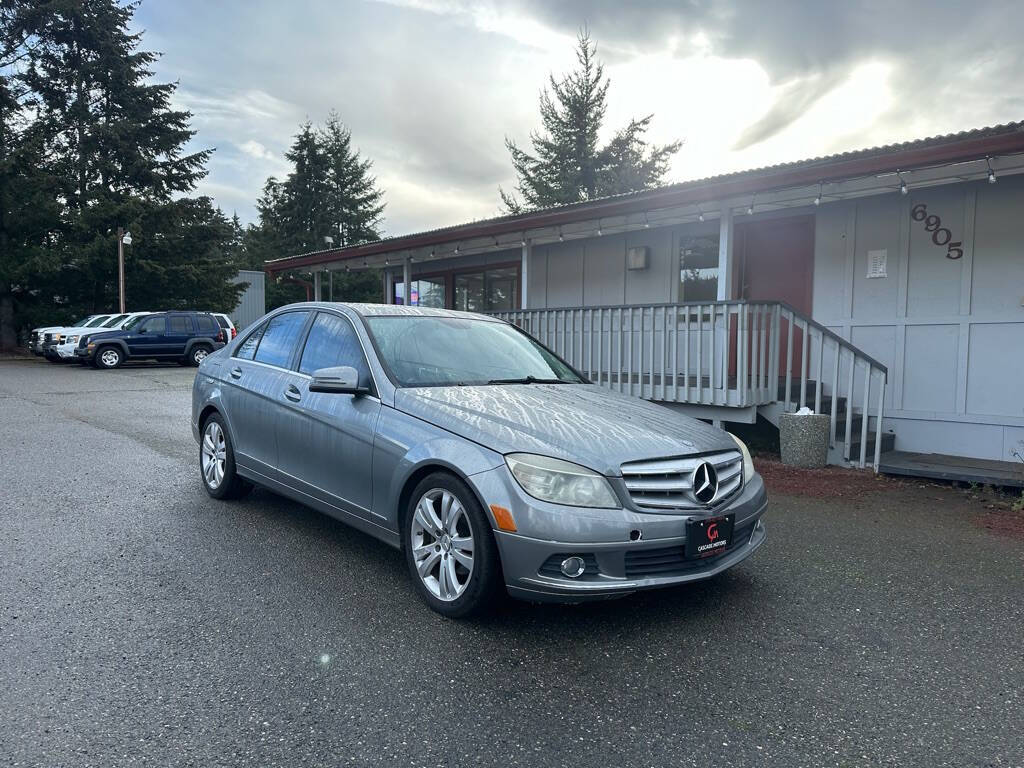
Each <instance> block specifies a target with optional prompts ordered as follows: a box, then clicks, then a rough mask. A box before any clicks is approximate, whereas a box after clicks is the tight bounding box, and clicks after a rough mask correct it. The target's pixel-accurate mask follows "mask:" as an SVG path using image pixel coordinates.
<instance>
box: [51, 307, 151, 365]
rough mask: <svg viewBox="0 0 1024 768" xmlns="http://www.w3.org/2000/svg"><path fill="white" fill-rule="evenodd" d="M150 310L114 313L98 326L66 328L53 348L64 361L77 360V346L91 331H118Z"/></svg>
mask: <svg viewBox="0 0 1024 768" xmlns="http://www.w3.org/2000/svg"><path fill="white" fill-rule="evenodd" d="M148 314H150V313H149V312H125V313H124V314H120V315H113V316H112V317H111V318H110V319H109V320H107V321H105V322H104V323H103V324H102V325H98V326H79V327H70V328H64V329H62V330H61V332H60V335H59V338H58V342H57V345H56V346H55V347H54V348H53V349H54V352H56V354H57V358H58V359H60V360H62V361H68V360H77V359H78V358H77V356H76V355H75V348H76V347H77V346H78V342H79V340H80V339H82V338H88V337H89V334H90V332H92V333H96V332H103V331H108V330H110V331H118V330H121V329H122V328H124V327H125V326H126V325H129V324H131V323H132V322H133V321H134V320H137V319H139V318H141V317H145V316H146V315H148Z"/></svg>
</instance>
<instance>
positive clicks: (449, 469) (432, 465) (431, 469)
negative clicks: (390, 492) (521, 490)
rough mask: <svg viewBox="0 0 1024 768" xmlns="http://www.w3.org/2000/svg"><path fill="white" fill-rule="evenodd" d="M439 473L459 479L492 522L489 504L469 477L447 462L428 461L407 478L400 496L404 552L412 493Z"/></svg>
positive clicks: (419, 465) (399, 529) (399, 515)
mask: <svg viewBox="0 0 1024 768" xmlns="http://www.w3.org/2000/svg"><path fill="white" fill-rule="evenodd" d="M438 472H440V473H444V474H448V475H451V476H452V477H455V478H457V479H458V480H459V481H460V482H461V483H462V484H463V485H465V486H466V487H467V488H469V492H470V493H472V494H473V498H474V499H476V501H477V503H478V504H479V505H480V508H481V509H482V510H483V512H484V517H485V518H487V520H488V521H490V520H491V514H490V511H489V510H488V508H487V504H486V503H485V502H484V500H483V498H482V497H481V496H480V491H479V490H478V489H477V488H476V486H475V485H474V484H473V483H472V482H471V481H470V479H469V476H468V475H466V474H465V473H464V472H462V471H460V470H459V469H458V468H457V467H456V466H454V465H453V464H449V463H448V462H446V461H443V460H440V459H428V460H426V461H424V462H422V463H421V464H418V465H417V466H416V467H415V468H414V469H413V470H412V472H410V473H409V474H408V475H407V476H406V478H405V481H404V482H403V483H402V488H401V490H400V491H399V494H398V538H399V542H400V543H401V546H402V549H403V550H404V549H405V535H404V532H405V524H406V517H407V516H408V514H409V502H410V501H411V500H412V492H413V491H414V490H415V489H416V486H417V485H419V484H420V482H422V480H423V479H424V478H425V477H429V476H430V475H432V474H435V473H438Z"/></svg>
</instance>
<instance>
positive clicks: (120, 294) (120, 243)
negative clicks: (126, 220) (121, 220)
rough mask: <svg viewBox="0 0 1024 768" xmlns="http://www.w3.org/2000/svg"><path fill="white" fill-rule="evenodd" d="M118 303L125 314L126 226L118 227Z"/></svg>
mask: <svg viewBox="0 0 1024 768" xmlns="http://www.w3.org/2000/svg"><path fill="white" fill-rule="evenodd" d="M117 299H118V302H117V305H118V312H120V313H121V314H124V228H123V227H118V228H117Z"/></svg>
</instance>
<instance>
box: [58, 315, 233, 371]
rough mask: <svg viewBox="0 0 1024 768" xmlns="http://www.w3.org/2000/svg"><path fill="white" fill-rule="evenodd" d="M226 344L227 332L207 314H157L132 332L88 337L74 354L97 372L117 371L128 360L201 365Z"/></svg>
mask: <svg viewBox="0 0 1024 768" xmlns="http://www.w3.org/2000/svg"><path fill="white" fill-rule="evenodd" d="M226 340H227V334H226V333H225V332H224V329H223V328H221V327H220V325H219V324H218V323H217V321H216V320H215V319H214V318H213V316H212V315H210V313H208V312H157V313H154V314H151V315H148V316H147V317H145V318H144V319H143V320H141V321H140V322H138V323H136V324H135V325H133V326H132V327H131V328H123V329H121V330H120V331H107V332H105V333H95V334H92V333H91V334H89V338H88V340H87V342H86V344H85V346H84V347H83V346H79V347H77V348H76V349H75V354H76V355H78V356H79V357H82V358H84V359H85V360H86V361H87V362H90V363H92V364H93V365H94V366H96V367H97V368H118V367H120V366H121V364H122V363H124V362H125V361H126V360H176V361H177V362H179V363H180V364H181V365H199V364H200V363H201V362H202V361H203V360H204V359H205V358H206V356H207V355H209V354H210V353H211V352H214V351H215V350H218V349H220V348H221V347H223V346H224V344H225V342H226Z"/></svg>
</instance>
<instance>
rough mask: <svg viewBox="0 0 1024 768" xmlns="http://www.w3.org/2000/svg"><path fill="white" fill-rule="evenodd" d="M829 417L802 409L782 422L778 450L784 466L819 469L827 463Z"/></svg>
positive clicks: (783, 416) (780, 420)
mask: <svg viewBox="0 0 1024 768" xmlns="http://www.w3.org/2000/svg"><path fill="white" fill-rule="evenodd" d="M828 424H829V417H828V415H827V414H824V413H814V412H813V411H812V410H811V409H810V408H801V409H800V410H799V411H797V412H796V413H784V414H782V416H781V417H780V418H779V447H780V448H781V449H782V463H783V464H788V465H789V466H791V467H806V468H816V467H824V466H825V464H827V463H828Z"/></svg>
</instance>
